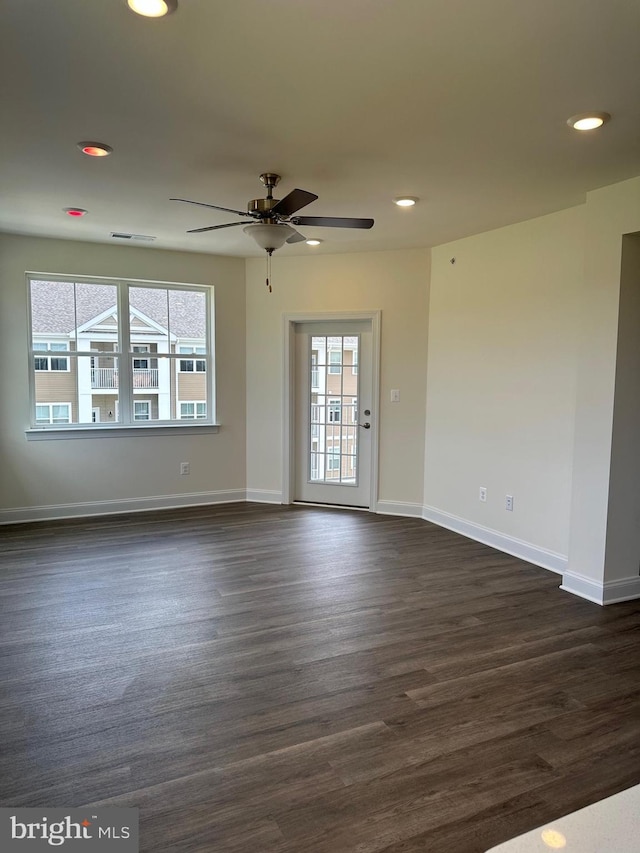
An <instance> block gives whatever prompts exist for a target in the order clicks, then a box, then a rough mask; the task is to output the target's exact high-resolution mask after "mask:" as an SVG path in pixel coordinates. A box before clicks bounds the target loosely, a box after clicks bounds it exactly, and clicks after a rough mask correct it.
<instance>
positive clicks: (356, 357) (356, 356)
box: [351, 349, 358, 375]
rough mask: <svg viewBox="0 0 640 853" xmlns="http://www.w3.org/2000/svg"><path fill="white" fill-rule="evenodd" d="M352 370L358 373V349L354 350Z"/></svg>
mask: <svg viewBox="0 0 640 853" xmlns="http://www.w3.org/2000/svg"><path fill="white" fill-rule="evenodd" d="M351 372H352V373H353V374H354V375H356V374H357V373H358V350H357V349H354V350H353V355H352V361H351Z"/></svg>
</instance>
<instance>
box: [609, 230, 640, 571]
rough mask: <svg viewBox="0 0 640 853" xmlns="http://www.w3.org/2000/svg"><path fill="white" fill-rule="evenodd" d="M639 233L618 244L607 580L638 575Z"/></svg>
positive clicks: (639, 487)
mask: <svg viewBox="0 0 640 853" xmlns="http://www.w3.org/2000/svg"><path fill="white" fill-rule="evenodd" d="M639 439H640V234H633V235H629V236H627V237H625V238H624V240H623V247H622V269H621V277H620V311H619V320H618V349H617V358H616V381H615V399H614V406H613V433H612V448H611V474H610V478H609V508H608V515H607V540H606V551H605V569H604V572H605V576H606V578H607V581H609V582H611V581H614V580H620V579H624V578H630V577H634V576H635V577H637V576H638V573H639V570H640V450H639V448H638V443H639Z"/></svg>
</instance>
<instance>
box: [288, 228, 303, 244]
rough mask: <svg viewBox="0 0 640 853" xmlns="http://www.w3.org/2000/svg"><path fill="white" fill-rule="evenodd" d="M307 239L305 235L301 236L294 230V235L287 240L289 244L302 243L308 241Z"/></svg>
mask: <svg viewBox="0 0 640 853" xmlns="http://www.w3.org/2000/svg"><path fill="white" fill-rule="evenodd" d="M289 227H291V226H289ZM306 239H307V238H306V237H305V236H304V234H301V233H300V232H299V231H296V230H295V228H294V229H293V234H292V235H291V237H289V239H288V240H287V243H302V241H303V240H306Z"/></svg>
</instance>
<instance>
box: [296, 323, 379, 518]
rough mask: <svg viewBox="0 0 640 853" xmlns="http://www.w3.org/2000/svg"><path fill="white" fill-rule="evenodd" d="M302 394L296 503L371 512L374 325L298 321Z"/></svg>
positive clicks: (299, 396) (298, 408) (298, 397)
mask: <svg viewBox="0 0 640 853" xmlns="http://www.w3.org/2000/svg"><path fill="white" fill-rule="evenodd" d="M294 389H295V390H294V397H295V402H294V406H295V451H294V460H295V462H294V465H295V473H294V500H296V501H305V502H309V503H327V504H336V505H341V506H353V507H365V508H368V507H369V505H370V501H371V423H372V418H373V414H372V410H371V409H372V330H371V322H370V321H368V320H351V321H347V320H345V321H331V322H321V323H320V322H319V323H297V324H296V327H295V378H294Z"/></svg>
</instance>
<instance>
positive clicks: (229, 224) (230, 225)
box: [187, 222, 247, 234]
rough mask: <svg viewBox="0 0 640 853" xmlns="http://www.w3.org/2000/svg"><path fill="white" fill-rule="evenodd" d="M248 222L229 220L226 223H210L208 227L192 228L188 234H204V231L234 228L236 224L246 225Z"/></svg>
mask: <svg viewBox="0 0 640 853" xmlns="http://www.w3.org/2000/svg"><path fill="white" fill-rule="evenodd" d="M246 224H247V223H246V222H227V224H226V225H208V226H207V227H206V228H192V229H191V230H190V231H187V234H202V232H203V231H217V230H218V229H219V228H233V226H234V225H246Z"/></svg>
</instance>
